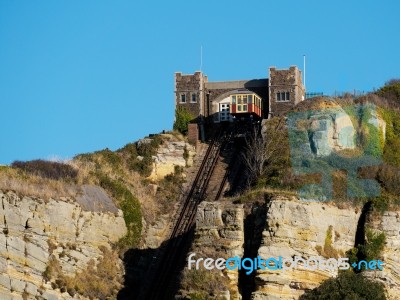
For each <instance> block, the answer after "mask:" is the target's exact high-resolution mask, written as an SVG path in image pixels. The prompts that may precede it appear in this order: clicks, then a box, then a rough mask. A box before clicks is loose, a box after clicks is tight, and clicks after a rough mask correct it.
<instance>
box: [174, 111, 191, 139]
mask: <svg viewBox="0 0 400 300" xmlns="http://www.w3.org/2000/svg"><path fill="white" fill-rule="evenodd" d="M193 119H195V116H194V115H193V114H192V113H191V112H190V111H188V110H187V109H186V108H185V107H183V106H178V107H177V108H176V110H175V123H174V129H175V130H178V131H179V132H180V133H183V134H185V133H186V132H187V131H188V124H189V123H190V121H192V120H193Z"/></svg>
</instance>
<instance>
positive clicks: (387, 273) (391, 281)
mask: <svg viewBox="0 0 400 300" xmlns="http://www.w3.org/2000/svg"><path fill="white" fill-rule="evenodd" d="M368 225H369V227H370V228H372V229H374V230H376V231H377V232H383V233H385V236H386V243H385V249H384V251H383V260H384V261H385V267H384V269H383V271H381V272H379V271H368V272H367V275H368V276H369V277H371V278H374V279H375V280H377V281H380V282H382V283H383V284H384V285H385V287H386V289H387V291H388V294H389V299H393V300H395V299H400V211H388V212H385V213H384V214H383V216H380V217H378V218H375V220H371V221H370V222H369V224H368Z"/></svg>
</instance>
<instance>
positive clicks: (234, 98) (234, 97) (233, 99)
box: [232, 96, 236, 104]
mask: <svg viewBox="0 0 400 300" xmlns="http://www.w3.org/2000/svg"><path fill="white" fill-rule="evenodd" d="M232 104H236V96H232Z"/></svg>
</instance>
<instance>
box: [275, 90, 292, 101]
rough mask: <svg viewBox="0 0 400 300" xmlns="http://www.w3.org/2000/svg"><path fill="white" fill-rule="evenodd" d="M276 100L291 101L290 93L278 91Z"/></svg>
mask: <svg viewBox="0 0 400 300" xmlns="http://www.w3.org/2000/svg"><path fill="white" fill-rule="evenodd" d="M276 101H290V93H289V92H278V93H276Z"/></svg>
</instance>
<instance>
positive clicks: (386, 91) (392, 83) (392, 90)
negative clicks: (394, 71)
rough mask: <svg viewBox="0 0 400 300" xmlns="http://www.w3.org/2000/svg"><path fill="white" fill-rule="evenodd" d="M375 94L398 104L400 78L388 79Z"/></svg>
mask: <svg viewBox="0 0 400 300" xmlns="http://www.w3.org/2000/svg"><path fill="white" fill-rule="evenodd" d="M376 94H377V95H379V96H381V97H384V98H386V99H388V100H389V101H390V102H392V104H400V79H392V80H389V81H388V82H386V84H385V85H384V86H383V87H381V88H380V89H379V90H378V91H377V92H376Z"/></svg>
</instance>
